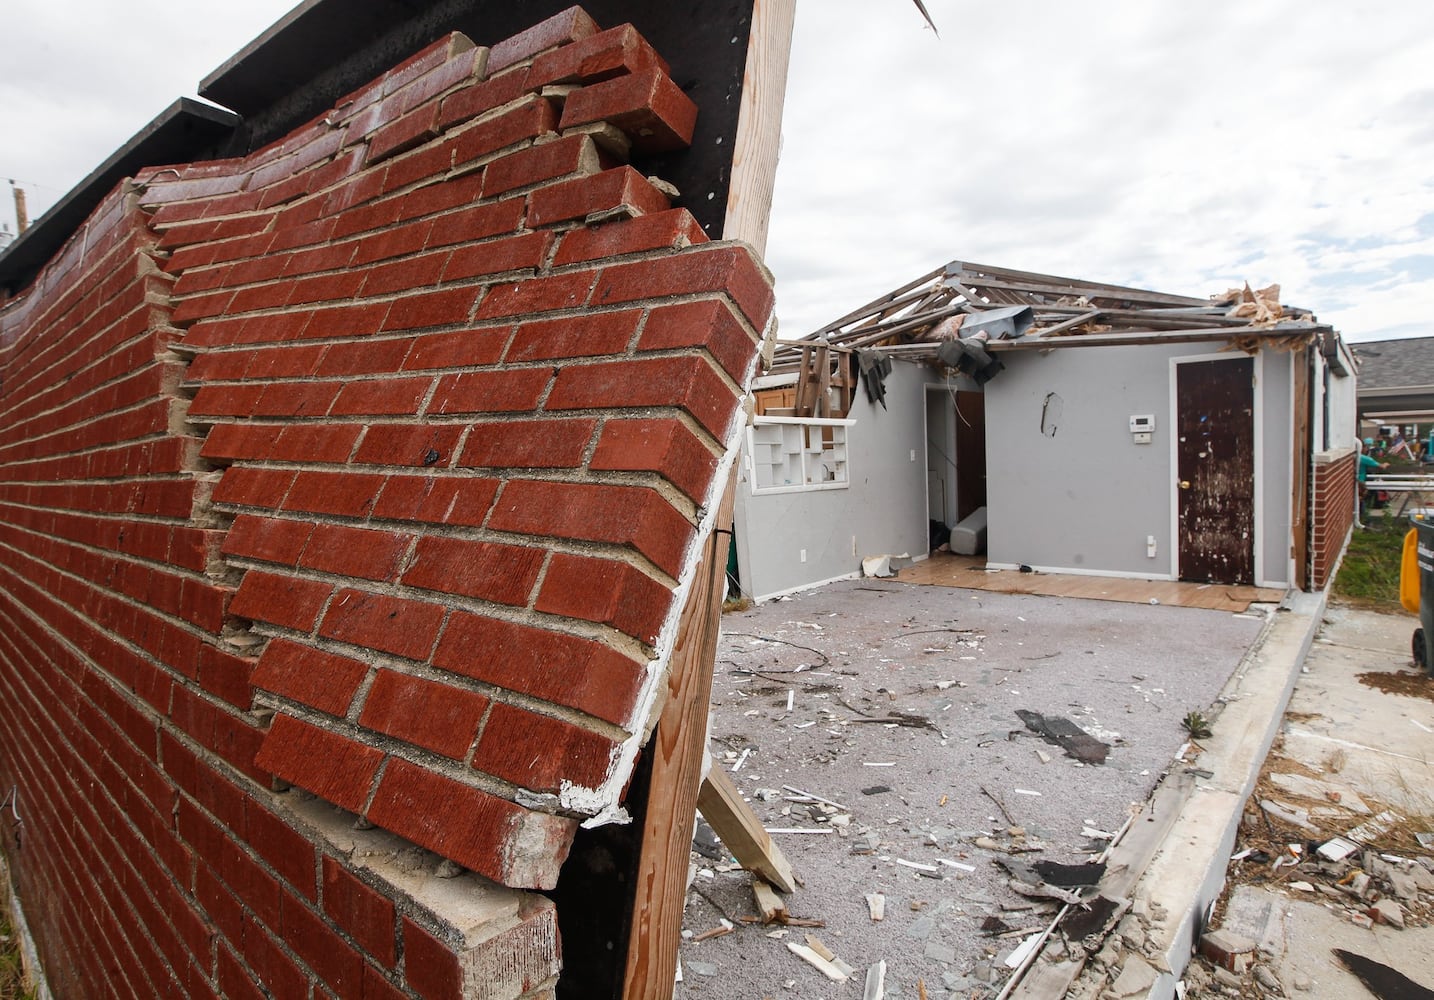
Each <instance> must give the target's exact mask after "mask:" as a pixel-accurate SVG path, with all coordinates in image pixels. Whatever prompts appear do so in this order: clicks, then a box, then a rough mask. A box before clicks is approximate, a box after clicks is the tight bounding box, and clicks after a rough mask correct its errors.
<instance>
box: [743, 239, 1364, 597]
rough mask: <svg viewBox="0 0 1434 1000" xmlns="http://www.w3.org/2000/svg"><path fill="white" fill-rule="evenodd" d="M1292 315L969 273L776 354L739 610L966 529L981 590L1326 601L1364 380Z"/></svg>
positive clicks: (1243, 292) (1321, 331)
mask: <svg viewBox="0 0 1434 1000" xmlns="http://www.w3.org/2000/svg"><path fill="white" fill-rule="evenodd" d="M1278 295H1279V289H1278V286H1274V287H1272V288H1268V289H1264V290H1261V291H1260V292H1252V291H1250V289H1249V288H1248V287H1247V288H1244V289H1236V290H1232V291H1230V292H1228V293H1226V294H1223V295H1217V296H1213V297H1210V298H1197V297H1190V296H1182V295H1169V294H1163V293H1158V292H1151V291H1143V290H1139V289H1134V288H1124V287H1119V286H1115V285H1105V284H1097V283H1094V282H1088V281H1078V280H1073V279H1069V278H1060V277H1053V276H1050V275H1040V274H1031V273H1026V272H1022V271H1014V270H1008V269H1003V268H996V267H987V266H984V265H979V264H970V263H962V262H959V261H957V262H952V263H950V264H947V265H946V266H945V267H943V268H940V269H938V270H935V271H933V272H931V273H930V274H927V275H925V276H923V277H921V278H919V279H917V280H916V281H913V282H911V283H910V284H908V285H906V286H904V287H902V288H899V289H896V290H895V291H893V292H892V293H890V294H889V295H887V296H884V297H883V298H881V299H878V300H877V301H875V302H872V303H870V304H869V305H867V306H864V307H862V308H861V309H858V310H856V311H854V312H851V313H849V314H848V315H846V316H843V317H841V318H840V319H838V320H836V321H834V322H832V323H830V324H828V325H827V326H825V327H823V328H821V329H820V330H817V331H815V332H814V333H812V334H810V335H809V336H807V337H805V338H803V339H801V340H796V341H780V342H779V346H778V348H777V351H776V355H775V358H774V364H773V367H772V368H771V370H770V372H769V373H768V374H767V375H766V376H765V377H764V378H763V379H761V380H759V383H758V391H757V392H756V395H755V405H754V408H753V417H752V420H751V424H750V426H749V428H748V432H747V441H746V444H745V453H744V458H743V465H742V477H743V480H744V482H743V483H742V487H743V488H741V489H739V491H738V500H737V515H736V523H737V539H736V544H735V550H736V562H737V570H738V575H739V578H740V584H741V587H742V590H743V592H744V593H747V594H749V595H751V596H753V597H755V598H756V599H757V600H762V599H766V598H771V597H775V596H778V595H781V594H784V593H788V592H791V591H795V590H800V589H803V588H806V587H810V586H814V585H817V584H820V583H823V582H827V581H830V580H834V579H840V578H843V577H850V576H855V575H858V574H859V573H860V572H861V567H862V563H863V560H864V559H868V558H871V557H878V556H883V555H889V556H893V557H895V556H903V555H905V556H909V557H910V558H912V559H920V558H923V557H924V556H925V555H926V554H927V553H928V551H929V550H930V549H932V548H935V547H938V546H939V544H940V542H941V541H942V540H943V538H944V537H945V536H946V535H947V534H948V533H949V532H952V531H953V530H954V532H955V535H954V537H953V538H952V543H951V544H952V548H953V549H954V550H956V551H965V552H967V553H969V554H975V553H976V552H978V551H984V553H985V555H986V558H987V567H988V568H1003V569H1018V568H1020V569H1031V570H1035V571H1038V572H1060V573H1073V574H1094V575H1100V576H1113V577H1132V578H1141V579H1150V580H1184V581H1196V582H1200V583H1217V584H1254V585H1258V586H1266V587H1279V588H1286V587H1297V588H1300V589H1313V588H1318V587H1321V586H1323V585H1324V583H1325V582H1326V581H1327V580H1328V579H1329V577H1330V575H1331V573H1332V571H1333V569H1334V567H1335V565H1336V563H1337V560H1338V557H1339V554H1340V553H1341V552H1342V551H1343V548H1344V544H1345V542H1346V540H1347V538H1348V535H1349V530H1350V525H1351V522H1352V515H1353V509H1354V461H1355V452H1354V445H1355V437H1354V435H1355V420H1354V416H1355V378H1354V374H1353V373H1354V370H1355V369H1354V363H1353V361H1352V358H1351V354H1350V351H1349V348H1348V347H1347V346H1346V345H1345V344H1344V342H1343V340H1342V339H1341V338H1340V336H1339V334H1338V333H1337V332H1336V331H1334V330H1333V329H1331V328H1330V327H1329V326H1328V325H1325V324H1321V323H1320V322H1318V320H1317V319H1316V318H1315V316H1314V315H1313V314H1311V313H1310V312H1308V311H1306V310H1301V309H1294V308H1291V307H1288V306H1283V305H1281V304H1280V303H1279V301H1278ZM878 562H879V560H878Z"/></svg>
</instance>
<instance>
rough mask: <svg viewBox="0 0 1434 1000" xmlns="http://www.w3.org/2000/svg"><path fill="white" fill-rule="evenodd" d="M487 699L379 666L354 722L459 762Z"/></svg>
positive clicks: (480, 718)
mask: <svg viewBox="0 0 1434 1000" xmlns="http://www.w3.org/2000/svg"><path fill="white" fill-rule="evenodd" d="M487 708H488V699H487V698H485V697H483V696H482V695H481V694H476V693H474V692H472V691H464V690H461V689H459V688H455V687H453V686H452V685H451V684H439V683H437V682H435V681H427V680H424V679H422V678H420V677H410V676H408V675H406V674H400V673H395V672H394V671H392V670H380V671H379V672H378V674H377V676H375V678H374V682H373V687H372V688H370V689H369V693H368V697H367V699H366V700H365V701H364V706H363V714H362V715H360V716H359V725H361V726H367V727H368V728H369V729H375V730H377V731H378V732H381V733H384V734H386V735H388V736H392V737H394V738H395V739H399V740H403V741H405V742H407V743H412V744H414V745H415V746H420V747H423V748H424V749H425V750H432V751H433V752H434V753H440V754H443V755H444V756H445V757H452V758H453V759H454V760H462V759H463V758H464V757H466V756H467V754H468V748H469V746H471V745H472V743H473V738H474V736H476V735H477V733H478V723H479V722H480V721H481V720H482V718H483V713H484V712H485V711H487Z"/></svg>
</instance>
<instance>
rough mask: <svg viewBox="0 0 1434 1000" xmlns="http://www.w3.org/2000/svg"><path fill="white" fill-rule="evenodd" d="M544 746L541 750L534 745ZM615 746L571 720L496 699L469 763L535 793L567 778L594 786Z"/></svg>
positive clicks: (603, 776)
mask: <svg viewBox="0 0 1434 1000" xmlns="http://www.w3.org/2000/svg"><path fill="white" fill-rule="evenodd" d="M535 746H536V747H542V748H543V752H542V753H541V754H535V753H533V749H532V748H533V747H535ZM617 749H618V748H617V745H616V744H614V743H613V742H612V741H611V740H609V739H608V738H607V737H605V736H599V735H598V734H597V733H594V732H591V731H589V730H586V729H582V728H580V727H578V726H575V725H573V724H572V723H569V722H563V721H562V720H560V719H554V718H550V717H548V716H546V715H537V714H535V713H533V712H529V711H526V710H524V709H521V708H516V707H514V706H512V705H505V704H502V703H495V704H494V705H493V710H492V712H490V713H489V716H488V721H487V723H485V724H484V726H483V735H482V736H481V737H479V739H478V748H477V750H475V751H474V754H473V767H474V768H475V769H476V770H479V771H483V772H484V773H486V774H491V775H493V776H494V777H497V778H502V779H503V780H505V781H511V782H513V784H515V785H520V786H522V787H524V788H530V789H532V790H533V791H535V792H557V791H558V790H559V789H560V788H561V787H562V786H563V784H564V783H565V782H571V783H573V784H575V785H578V786H580V787H584V788H597V787H598V786H599V785H601V784H602V783H603V782H604V781H605V780H606V779H607V776H608V772H609V771H610V769H611V768H612V763H613V759H614V758H615V757H616V755H617Z"/></svg>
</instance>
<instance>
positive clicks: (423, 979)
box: [402, 917, 463, 1000]
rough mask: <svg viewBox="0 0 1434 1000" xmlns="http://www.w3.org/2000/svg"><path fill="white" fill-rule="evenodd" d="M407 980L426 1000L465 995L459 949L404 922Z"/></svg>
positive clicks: (450, 998) (404, 964)
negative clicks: (459, 963) (459, 962)
mask: <svg viewBox="0 0 1434 1000" xmlns="http://www.w3.org/2000/svg"><path fill="white" fill-rule="evenodd" d="M402 926H403V966H404V976H405V979H406V980H407V982H408V985H409V987H410V988H412V989H413V991H414V992H415V993H417V994H418V995H419V996H421V997H423V998H424V1000H453V998H454V997H458V996H461V995H462V993H463V972H462V969H460V968H459V965H458V955H457V949H456V948H455V947H454V946H453V945H450V944H448V943H447V942H446V941H443V940H441V939H440V938H437V937H435V936H434V935H432V934H430V933H428V931H426V930H424V929H423V928H422V927H419V926H418V925H417V924H416V923H414V922H413V921H412V920H411V919H410V918H408V917H404V918H403V925H402Z"/></svg>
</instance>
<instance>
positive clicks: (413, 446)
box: [354, 424, 463, 468]
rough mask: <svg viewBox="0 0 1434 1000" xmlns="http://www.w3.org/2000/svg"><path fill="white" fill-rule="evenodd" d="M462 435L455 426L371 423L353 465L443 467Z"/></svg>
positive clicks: (447, 463)
mask: <svg viewBox="0 0 1434 1000" xmlns="http://www.w3.org/2000/svg"><path fill="white" fill-rule="evenodd" d="M462 434H463V428H462V427H461V426H458V425H454V424H443V425H433V424H372V425H370V426H369V427H368V428H367V429H366V430H365V431H364V436H363V443H362V444H360V445H359V448H358V452H357V454H356V455H355V456H354V461H355V462H360V463H365V464H371V465H416V466H424V467H434V468H444V467H446V466H448V465H449V464H450V463H451V462H452V460H453V451H454V448H455V446H456V445H457V444H458V440H459V438H460V437H461V436H462Z"/></svg>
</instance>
